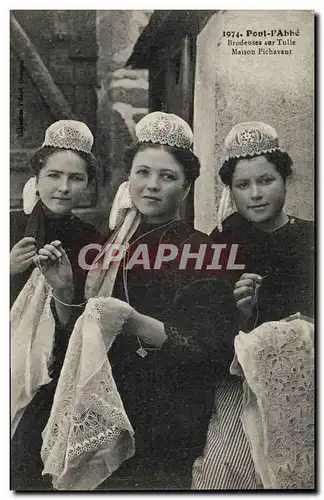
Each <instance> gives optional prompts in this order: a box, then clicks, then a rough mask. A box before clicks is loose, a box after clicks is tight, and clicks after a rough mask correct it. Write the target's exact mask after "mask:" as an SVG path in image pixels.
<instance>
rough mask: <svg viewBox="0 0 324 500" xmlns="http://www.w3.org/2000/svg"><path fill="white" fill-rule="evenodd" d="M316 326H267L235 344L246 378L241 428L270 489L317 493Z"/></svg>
mask: <svg viewBox="0 0 324 500" xmlns="http://www.w3.org/2000/svg"><path fill="white" fill-rule="evenodd" d="M313 331H314V327H313V324H311V323H309V322H307V321H305V320H301V319H296V320H293V321H290V322H285V321H278V322H269V323H264V324H263V325H261V326H259V327H258V328H256V329H255V330H253V331H252V332H250V333H248V334H245V333H243V332H240V333H239V335H238V336H237V337H236V338H235V352H236V356H235V359H234V361H233V363H232V366H231V372H232V373H235V374H243V375H244V378H245V381H244V401H243V413H242V423H243V428H244V431H245V433H246V435H247V437H248V439H249V442H250V447H251V452H252V457H253V460H254V464H255V468H256V471H257V473H258V474H259V476H260V477H261V480H262V483H263V487H264V488H266V489H312V488H314V418H315V417H314V411H315V409H314V346H313Z"/></svg>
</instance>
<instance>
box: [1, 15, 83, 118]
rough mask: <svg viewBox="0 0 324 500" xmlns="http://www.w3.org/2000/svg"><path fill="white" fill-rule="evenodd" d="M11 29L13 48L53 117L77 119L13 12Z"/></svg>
mask: <svg viewBox="0 0 324 500" xmlns="http://www.w3.org/2000/svg"><path fill="white" fill-rule="evenodd" d="M10 31H11V36H10V43H11V46H12V49H13V50H14V52H15V53H16V55H17V57H18V58H19V59H21V60H22V61H23V62H24V67H25V68H26V71H27V73H28V75H29V76H30V78H31V79H32V81H33V82H34V84H35V86H36V88H37V90H38V92H39V93H40V95H41V96H42V98H43V99H44V101H45V102H46V104H47V105H48V107H49V109H50V111H51V113H52V115H53V117H54V118H55V119H56V120H60V119H75V118H76V116H75V115H74V113H73V111H72V109H71V108H70V106H69V104H68V102H67V101H66V99H65V97H64V96H63V94H62V92H61V91H60V89H59V88H58V87H57V85H56V84H55V82H54V80H53V78H52V76H51V74H50V72H49V71H48V69H47V67H46V66H45V64H44V62H43V61H42V59H41V57H40V56H39V54H38V52H37V50H36V49H35V47H34V45H33V44H32V42H31V40H30V39H29V37H28V35H27V34H26V33H25V31H24V30H23V28H22V27H21V26H20V24H19V23H18V21H17V20H16V18H15V17H14V16H13V15H12V14H10Z"/></svg>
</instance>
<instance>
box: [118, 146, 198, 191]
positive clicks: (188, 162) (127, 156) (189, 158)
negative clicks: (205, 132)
mask: <svg viewBox="0 0 324 500" xmlns="http://www.w3.org/2000/svg"><path fill="white" fill-rule="evenodd" d="M147 148H156V149H160V148H161V149H165V150H166V151H167V152H168V153H170V154H171V155H172V156H174V158H175V159H176V160H177V161H178V162H179V163H180V164H181V165H182V167H183V172H184V175H185V177H186V181H187V182H188V183H191V182H194V181H195V180H196V179H197V177H199V173H200V162H199V160H198V158H197V156H196V155H195V154H194V153H193V152H192V151H191V150H190V149H181V148H176V147H174V146H167V145H165V146H164V145H163V146H162V145H161V144H153V143H150V142H144V143H141V142H136V143H134V144H132V145H131V146H129V147H128V148H126V149H125V151H124V156H123V162H124V165H125V170H126V172H127V174H129V173H130V171H131V168H132V164H133V160H134V158H135V155H136V154H137V153H138V152H139V151H144V150H145V149H147Z"/></svg>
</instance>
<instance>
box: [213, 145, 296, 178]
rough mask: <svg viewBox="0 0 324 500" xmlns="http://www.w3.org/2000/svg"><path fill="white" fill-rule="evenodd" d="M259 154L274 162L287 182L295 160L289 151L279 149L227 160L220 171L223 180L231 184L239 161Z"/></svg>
mask: <svg viewBox="0 0 324 500" xmlns="http://www.w3.org/2000/svg"><path fill="white" fill-rule="evenodd" d="M257 156H264V157H265V158H266V159H267V160H268V162H270V163H272V164H273V165H274V166H275V167H276V169H277V171H278V172H279V174H280V175H281V177H282V178H283V180H284V182H285V183H286V180H287V179H288V177H290V176H291V174H292V165H293V161H292V159H291V158H290V156H289V154H288V153H284V152H283V151H280V150H279V149H277V150H276V151H273V152H272V153H264V154H262V155H249V156H246V157H244V158H230V159H229V160H226V161H225V162H224V163H223V165H222V166H221V169H220V171H219V176H220V178H221V180H222V182H223V183H224V184H225V185H226V186H231V185H232V180H233V174H234V170H235V167H236V164H237V162H238V161H240V160H250V159H251V158H256V157H257Z"/></svg>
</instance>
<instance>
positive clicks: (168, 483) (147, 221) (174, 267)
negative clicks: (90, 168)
mask: <svg viewBox="0 0 324 500" xmlns="http://www.w3.org/2000/svg"><path fill="white" fill-rule="evenodd" d="M136 134H137V139H138V141H137V143H136V144H134V145H133V146H131V147H130V148H129V149H128V150H127V151H126V152H125V157H124V162H125V167H126V171H127V172H128V174H129V180H128V182H127V183H126V184H124V185H123V186H122V187H121V189H120V191H119V193H120V198H119V196H117V199H118V200H119V202H118V203H116V204H115V205H114V206H113V209H112V213H111V223H112V226H115V225H116V226H117V228H118V227H121V225H122V224H123V220H125V219H124V217H125V212H123V210H124V211H125V210H126V212H127V210H128V214H130V213H132V211H133V217H134V218H133V225H132V227H131V230H130V233H129V235H128V239H127V241H128V244H129V248H128V252H127V254H126V256H125V259H124V261H123V263H122V265H121V266H120V267H119V270H118V272H117V276H116V280H115V283H114V288H113V292H112V295H113V297H116V298H118V299H120V300H122V301H125V302H128V303H129V304H130V305H131V306H132V307H133V308H134V310H135V312H134V314H133V316H132V319H131V321H130V323H129V326H128V334H127V335H120V336H118V337H117V338H116V340H115V342H114V344H113V346H112V349H111V351H110V353H109V359H110V361H111V364H112V370H113V375H114V379H115V382H116V384H117V388H118V391H119V394H120V396H121V399H122V401H123V404H124V407H125V411H126V413H127V415H128V417H129V420H130V422H131V424H132V426H133V428H134V432H135V455H134V457H133V458H131V459H130V460H128V461H126V462H125V463H124V464H123V465H121V467H120V469H119V470H117V471H116V472H115V473H114V474H113V475H112V476H111V477H110V478H109V479H107V481H105V482H103V483H102V484H101V485H100V489H102V490H104V489H114V488H117V489H162V490H164V489H181V488H189V487H190V481H191V467H192V463H193V460H194V458H195V457H196V456H197V455H198V454H199V453H200V452H201V449H202V446H203V443H204V439H205V435H206V430H207V424H208V419H209V415H210V411H211V405H212V400H213V383H214V380H215V377H216V376H217V374H219V373H222V371H223V370H224V369H228V366H229V361H230V359H231V357H232V355H233V337H234V335H235V333H236V326H235V315H236V313H235V308H233V305H234V302H233V298H232V296H231V290H230V287H229V286H228V284H227V283H226V282H225V280H224V279H223V277H222V276H221V275H220V274H219V275H215V276H213V275H212V274H211V272H208V271H206V267H205V266H203V269H201V270H200V269H194V265H190V264H189V265H187V266H184V268H183V269H179V267H181V266H179V260H180V257H178V258H176V259H174V260H172V261H171V260H170V261H169V262H164V263H163V264H162V265H161V266H156V260H155V259H156V256H157V252H158V251H159V248H161V245H174V246H175V248H176V249H178V250H179V255H180V251H181V250H182V249H183V248H184V247H185V245H191V246H190V249H191V252H195V251H199V248H200V247H201V245H202V244H206V245H209V244H210V240H209V238H208V237H207V236H206V235H205V234H203V233H201V232H199V231H196V230H194V229H193V227H192V226H191V225H190V224H188V223H187V222H185V221H184V220H183V219H181V217H180V204H181V203H182V202H183V200H184V199H185V197H186V195H187V193H188V191H189V189H190V186H191V184H192V183H193V182H194V181H195V180H196V178H197V177H198V176H199V169H200V165H199V161H198V159H197V157H196V156H195V155H194V154H193V152H192V150H191V147H192V142H193V136H192V131H191V129H190V127H189V126H188V125H187V123H186V122H184V121H183V120H182V119H181V118H179V117H178V116H176V115H172V114H167V113H162V112H156V113H151V114H149V115H147V116H146V117H144V118H143V119H142V120H141V121H140V122H139V123H138V125H137V127H136ZM125 207H128V209H127V208H126V209H125ZM141 245H143V247H142V248H143V249H144V250H143V251H144V252H145V245H147V248H148V254H149V262H150V265H149V266H148V267H147V268H146V267H145V265H143V264H141V262H142V258H144V259H145V254H137V258H138V262H137V264H136V265H134V266H133V267H131V269H129V270H128V269H127V267H128V265H127V264H128V263H129V264H130V262H131V259H134V257H135V254H136V253H137V251H138V249H139V248H140V246H141ZM166 253H169V251H166ZM154 267H156V268H155V269H154ZM102 276H103V282H102V284H101V280H100V278H99V279H98V280H97V281H96V280H94V279H91V271H90V272H89V277H88V282H87V285H88V286H89V288H90V290H91V296H93V295H94V294H97V295H98V294H99V295H102V294H105V293H106V292H105V286H106V285H105V278H104V275H102ZM98 286H99V287H100V288H99V290H98V289H97V287H98ZM97 290H98V291H97ZM225 331H226V335H224V332H225Z"/></svg>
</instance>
